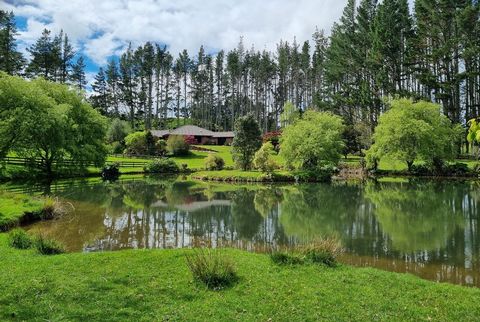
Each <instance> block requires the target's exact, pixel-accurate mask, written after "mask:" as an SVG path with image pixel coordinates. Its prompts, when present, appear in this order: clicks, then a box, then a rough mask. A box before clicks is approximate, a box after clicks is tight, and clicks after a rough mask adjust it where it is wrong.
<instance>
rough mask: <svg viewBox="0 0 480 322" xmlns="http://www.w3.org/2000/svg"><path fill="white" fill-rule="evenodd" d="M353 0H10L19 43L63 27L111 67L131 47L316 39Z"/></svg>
mask: <svg viewBox="0 0 480 322" xmlns="http://www.w3.org/2000/svg"><path fill="white" fill-rule="evenodd" d="M346 2H347V0H341V1H339V0H295V1H293V0H242V1H238V0H203V1H198V0H177V1H171V0H101V1H100V0H69V1H58V0H7V3H6V4H5V6H6V7H7V8H6V9H7V10H13V11H14V12H15V14H16V15H17V16H22V17H25V18H26V19H27V25H26V28H25V29H24V30H22V31H21V33H20V35H19V38H20V40H21V42H22V46H21V47H26V46H28V45H30V44H32V43H33V42H34V41H35V39H37V38H38V37H39V36H40V34H41V32H42V30H43V29H44V28H47V29H50V30H52V31H53V32H54V33H56V32H58V31H60V29H63V30H64V31H65V32H66V33H67V34H68V35H69V37H70V38H71V39H72V40H73V41H74V42H75V44H76V46H77V49H80V51H82V52H83V53H84V54H86V55H88V57H90V58H91V59H92V60H93V61H94V62H95V63H97V64H99V65H103V64H105V62H106V60H107V58H108V57H109V56H111V55H115V54H118V53H119V52H120V51H121V50H123V49H124V48H125V46H127V44H128V43H129V42H132V44H133V45H134V46H135V45H139V44H141V43H143V42H145V41H154V42H158V43H161V44H166V45H167V46H168V47H169V49H170V51H171V52H172V53H174V54H176V53H178V52H180V51H181V50H183V49H187V50H188V51H189V52H190V53H191V54H195V53H196V52H197V51H198V48H199V47H200V45H204V46H205V47H206V48H207V50H209V51H216V50H219V49H231V48H234V47H236V46H237V44H238V41H239V38H240V36H243V37H244V40H245V44H246V46H248V47H250V46H251V45H253V46H255V48H257V49H264V48H266V49H270V50H271V49H274V48H275V46H276V44H277V43H278V42H279V40H280V39H283V40H288V41H292V40H293V38H294V37H296V38H297V41H298V42H303V41H304V40H308V39H311V35H312V33H313V32H314V30H315V27H318V28H319V29H325V30H326V31H327V32H328V31H329V30H330V27H331V26H332V24H333V22H334V21H336V20H338V18H339V17H340V16H341V13H342V10H343V7H344V6H345V4H346Z"/></svg>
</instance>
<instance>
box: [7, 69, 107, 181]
mask: <svg viewBox="0 0 480 322" xmlns="http://www.w3.org/2000/svg"><path fill="white" fill-rule="evenodd" d="M0 93H2V95H0V132H1V133H0V156H5V155H7V154H8V153H9V152H10V151H14V152H16V153H17V154H18V155H20V156H24V157H27V158H30V159H35V160H39V161H40V163H41V167H42V168H43V169H44V171H45V172H46V173H47V174H49V175H51V174H52V171H53V168H52V167H53V165H54V163H55V162H58V161H62V160H66V159H68V160H70V161H73V162H74V163H76V164H77V165H78V166H85V165H87V164H89V163H91V162H93V163H95V164H96V165H99V166H100V165H102V164H103V162H104V161H105V157H106V153H107V150H106V147H105V145H104V140H105V134H106V128H107V126H106V121H105V119H104V118H103V117H102V116H100V114H98V112H97V111H95V110H94V109H93V108H92V107H91V106H90V105H89V104H88V103H87V102H86V101H85V100H84V99H83V97H82V96H81V95H80V94H79V93H78V92H76V91H75V90H72V89H70V88H68V87H67V86H65V85H61V84H56V83H52V82H49V81H46V80H43V79H36V80H34V81H31V82H27V81H25V80H22V79H21V78H19V77H16V76H8V75H7V74H5V73H0Z"/></svg>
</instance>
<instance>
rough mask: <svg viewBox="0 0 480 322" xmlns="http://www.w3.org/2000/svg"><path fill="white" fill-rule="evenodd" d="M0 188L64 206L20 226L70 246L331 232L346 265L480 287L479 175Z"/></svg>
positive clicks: (241, 244)
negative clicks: (59, 213) (66, 208)
mask: <svg viewBox="0 0 480 322" xmlns="http://www.w3.org/2000/svg"><path fill="white" fill-rule="evenodd" d="M7 189H10V190H18V191H23V192H29V193H44V194H53V195H55V196H59V198H61V199H62V200H63V201H64V202H67V203H71V205H72V206H73V207H74V209H75V210H74V211H73V212H72V213H71V214H69V215H67V216H64V217H62V218H60V219H57V220H53V221H44V222H37V223H34V224H32V225H30V226H28V227H26V228H27V229H28V230H31V231H35V232H43V233H45V234H48V235H50V236H52V237H54V238H56V239H58V240H60V241H61V242H63V243H64V244H65V245H66V247H67V248H68V249H69V250H70V251H84V252H89V251H107V250H117V249H128V248H177V247H192V246H211V247H221V246H229V247H237V248H241V249H246V250H250V251H260V252H263V251H268V250H270V249H271V248H275V247H279V246H291V245H295V244H298V243H302V242H307V241H309V240H311V239H313V238H315V237H321V236H332V235H334V236H337V237H338V238H339V239H340V240H341V242H342V244H343V246H344V248H345V250H346V253H345V255H343V256H342V258H341V261H342V262H344V263H347V264H352V265H356V266H371V267H376V268H380V269H384V270H389V271H395V272H408V273H411V274H415V275H417V276H420V277H422V278H426V279H430V280H434V281H441V282H451V283H455V284H463V285H473V286H480V271H479V268H480V265H479V264H480V231H479V229H478V217H479V215H480V184H479V182H476V181H465V182H460V181H433V180H432V181H429V180H419V179H391V180H383V181H367V182H363V183H352V182H335V183H332V184H305V185H293V184H292V185H272V186H268V185H234V184H214V183H206V182H196V181H189V180H187V179H181V178H179V179H162V178H153V177H133V178H130V179H121V180H119V181H117V182H114V183H104V182H101V181H99V180H86V181H59V182H54V183H52V184H50V185H45V186H43V185H28V186H22V185H13V186H9V187H7Z"/></svg>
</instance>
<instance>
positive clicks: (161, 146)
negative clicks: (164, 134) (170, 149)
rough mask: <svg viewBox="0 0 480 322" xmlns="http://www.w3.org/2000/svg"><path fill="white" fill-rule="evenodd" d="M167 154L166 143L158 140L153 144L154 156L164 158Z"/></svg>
mask: <svg viewBox="0 0 480 322" xmlns="http://www.w3.org/2000/svg"><path fill="white" fill-rule="evenodd" d="M166 154H167V142H166V141H165V140H163V139H159V140H158V141H157V142H155V155H159V156H164V155H166Z"/></svg>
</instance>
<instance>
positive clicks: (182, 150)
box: [167, 135, 190, 156]
mask: <svg viewBox="0 0 480 322" xmlns="http://www.w3.org/2000/svg"><path fill="white" fill-rule="evenodd" d="M167 150H168V152H170V153H171V154H173V155H174V156H182V155H187V154H188V153H189V152H190V145H189V144H188V143H187V142H185V140H184V138H183V136H181V135H170V136H169V137H168V140H167Z"/></svg>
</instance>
